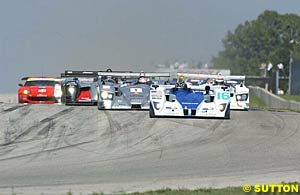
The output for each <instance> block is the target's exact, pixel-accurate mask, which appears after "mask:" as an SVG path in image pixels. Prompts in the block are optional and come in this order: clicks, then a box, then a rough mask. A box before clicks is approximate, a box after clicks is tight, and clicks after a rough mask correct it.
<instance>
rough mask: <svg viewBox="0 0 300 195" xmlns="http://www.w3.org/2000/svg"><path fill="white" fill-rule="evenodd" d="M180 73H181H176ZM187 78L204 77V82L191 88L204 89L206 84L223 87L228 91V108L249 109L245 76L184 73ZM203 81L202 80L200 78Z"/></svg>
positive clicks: (213, 87)
mask: <svg viewBox="0 0 300 195" xmlns="http://www.w3.org/2000/svg"><path fill="white" fill-rule="evenodd" d="M178 74H182V73H178ZM184 75H185V76H186V77H188V78H194V79H195V78H197V79H205V81H206V82H205V83H202V84H200V85H198V86H192V88H194V89H196V90H200V91H205V87H206V86H210V89H211V90H213V89H224V90H226V91H229V93H230V101H231V103H230V109H232V110H249V99H250V97H249V88H248V87H246V86H245V84H244V82H245V76H239V75H222V74H221V73H219V74H218V75H206V74H184ZM202 81H204V80H202Z"/></svg>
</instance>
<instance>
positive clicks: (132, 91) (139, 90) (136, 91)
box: [130, 88, 143, 94]
mask: <svg viewBox="0 0 300 195" xmlns="http://www.w3.org/2000/svg"><path fill="white" fill-rule="evenodd" d="M130 92H131V93H134V94H139V93H142V92H143V89H142V88H130Z"/></svg>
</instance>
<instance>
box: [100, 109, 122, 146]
mask: <svg viewBox="0 0 300 195" xmlns="http://www.w3.org/2000/svg"><path fill="white" fill-rule="evenodd" d="M104 114H105V116H106V117H107V120H108V123H109V129H108V131H109V132H108V133H109V135H110V143H112V139H113V136H114V134H115V133H117V132H119V131H121V130H122V127H121V125H120V124H119V122H117V121H114V120H113V118H112V116H111V115H110V113H108V112H107V111H104ZM104 134H107V133H106V132H105V133H104Z"/></svg>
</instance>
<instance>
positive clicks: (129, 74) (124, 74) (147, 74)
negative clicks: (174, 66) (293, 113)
mask: <svg viewBox="0 0 300 195" xmlns="http://www.w3.org/2000/svg"><path fill="white" fill-rule="evenodd" d="M98 75H99V76H115V77H136V78H137V77H140V76H145V77H170V73H169V72H98Z"/></svg>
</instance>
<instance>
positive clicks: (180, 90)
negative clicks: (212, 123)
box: [149, 84, 230, 119]
mask: <svg viewBox="0 0 300 195" xmlns="http://www.w3.org/2000/svg"><path fill="white" fill-rule="evenodd" d="M149 114H150V118H154V117H160V116H164V117H188V118H197V117H208V118H224V119H229V118H230V93H229V92H228V91H224V90H223V89H214V90H213V94H211V93H210V87H209V86H207V87H206V91H205V92H202V91H196V90H194V89H192V88H190V87H189V86H188V85H180V84H176V85H175V86H174V85H160V86H156V87H155V88H154V89H152V90H150V110H149Z"/></svg>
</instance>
